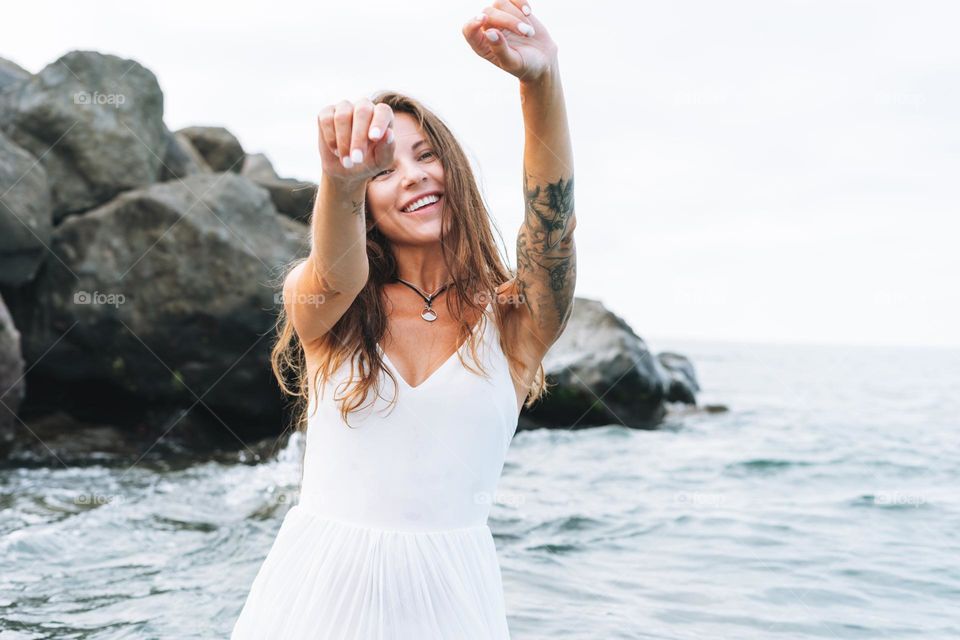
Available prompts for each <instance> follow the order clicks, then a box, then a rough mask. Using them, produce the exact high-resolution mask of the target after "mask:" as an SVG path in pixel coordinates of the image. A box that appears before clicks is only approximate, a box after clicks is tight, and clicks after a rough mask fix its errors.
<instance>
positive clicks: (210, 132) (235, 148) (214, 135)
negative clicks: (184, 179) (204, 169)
mask: <svg viewBox="0 0 960 640" xmlns="http://www.w3.org/2000/svg"><path fill="white" fill-rule="evenodd" d="M177 133H179V134H182V135H184V136H186V138H187V139H188V140H189V141H190V143H191V144H192V145H193V147H194V148H195V149H196V150H197V152H198V153H199V154H200V155H201V156H203V159H204V160H206V162H207V164H208V165H209V166H210V168H211V169H212V170H214V171H232V172H234V173H240V170H241V169H242V168H243V159H244V157H245V156H246V153H244V151H243V147H242V146H240V141H239V140H237V137H236V136H234V135H233V134H232V133H230V132H229V131H227V130H226V129H224V128H223V127H186V128H185V129H179V130H178V131H177Z"/></svg>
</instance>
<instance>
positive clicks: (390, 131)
mask: <svg viewBox="0 0 960 640" xmlns="http://www.w3.org/2000/svg"><path fill="white" fill-rule="evenodd" d="M392 142H393V129H387V143H392Z"/></svg>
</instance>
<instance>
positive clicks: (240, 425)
mask: <svg viewBox="0 0 960 640" xmlns="http://www.w3.org/2000/svg"><path fill="white" fill-rule="evenodd" d="M315 189H316V184H314V183H310V182H303V181H299V180H295V179H291V178H282V177H280V176H278V175H277V173H276V171H274V169H273V167H272V166H271V164H270V161H269V160H268V159H267V157H266V156H264V155H263V154H260V153H248V152H246V151H245V150H244V149H243V147H242V146H241V144H240V142H239V141H238V140H237V138H236V137H235V136H234V135H233V134H231V133H230V132H229V131H227V130H226V129H223V128H221V127H205V126H195V127H187V128H184V129H181V130H178V131H171V130H169V129H168V128H167V126H166V125H165V124H164V121H163V94H162V92H161V90H160V86H159V84H158V82H157V78H156V76H155V75H154V74H153V73H152V72H151V71H150V70H148V69H146V68H144V67H143V66H141V65H140V64H138V63H137V62H136V61H134V60H127V59H123V58H119V57H116V56H113V55H107V54H101V53H98V52H95V51H71V52H70V53H68V54H66V55H64V56H63V57H61V58H60V59H58V60H57V61H55V62H53V63H51V64H50V65H48V66H46V67H45V68H44V69H42V70H41V71H40V72H39V73H37V74H35V75H34V74H32V73H29V72H27V71H26V70H24V69H22V68H20V67H19V66H17V65H16V64H15V63H13V62H10V61H8V60H4V59H2V58H0V394H2V396H0V402H2V406H0V464H54V465H58V464H61V463H62V464H84V463H99V462H102V461H104V460H120V461H127V462H133V461H137V460H140V459H158V460H162V459H163V458H164V456H169V455H171V453H186V454H187V455H198V454H203V453H209V452H216V451H221V452H222V451H230V450H232V451H241V452H246V453H244V454H243V455H242V456H241V457H242V458H243V459H245V460H251V459H252V460H256V459H259V458H262V455H261V452H266V451H267V449H268V447H265V446H264V443H271V442H276V438H277V436H278V434H280V433H281V431H283V429H284V426H285V425H286V424H287V423H288V421H289V410H290V407H289V406H288V405H289V402H288V401H287V400H286V399H285V398H284V397H283V396H282V395H281V394H280V392H279V389H278V387H277V385H276V383H275V381H274V379H273V375H272V372H271V370H270V366H269V351H270V345H271V341H272V337H273V336H272V332H273V327H274V322H275V320H276V314H277V312H278V311H279V309H278V302H277V296H276V294H277V293H278V292H279V291H280V287H281V284H282V283H281V282H280V281H279V278H280V277H281V276H282V271H283V268H284V266H285V265H287V264H288V263H290V262H291V261H293V260H295V259H297V258H298V257H302V256H304V255H306V253H307V252H308V251H309V236H308V226H307V223H308V222H309V215H310V211H311V208H312V202H313V197H314V193H315ZM545 366H546V369H547V372H548V375H549V380H550V383H551V385H552V388H551V392H550V394H549V395H548V397H547V398H546V399H545V400H544V401H543V402H541V403H540V404H539V405H537V406H536V407H535V408H534V409H533V410H531V411H525V412H524V413H523V415H522V416H521V424H520V428H521V429H529V428H538V427H552V428H582V427H588V426H594V425H603V424H623V425H626V426H629V427H636V428H656V426H657V425H658V424H659V423H660V422H661V421H662V420H663V418H664V416H665V415H666V413H667V411H668V409H669V407H670V406H671V404H673V403H681V404H684V405H688V406H690V407H696V393H697V391H698V390H699V387H698V384H697V380H696V376H695V373H694V369H693V366H692V364H691V363H690V362H689V361H688V360H687V359H686V358H685V357H683V356H682V355H679V354H675V353H660V354H656V355H654V354H653V353H651V352H650V351H649V349H648V348H647V346H646V344H645V343H644V341H643V340H642V339H641V338H640V337H639V336H637V335H636V333H634V331H633V330H632V329H631V328H630V327H629V326H628V325H627V324H626V323H625V322H624V321H623V320H622V319H620V318H619V317H617V316H616V315H614V314H612V313H611V312H609V311H608V310H606V309H605V308H604V307H603V305H602V304H601V303H600V302H598V301H595V300H588V299H583V298H578V299H577V300H576V304H575V311H574V315H573V318H572V320H571V322H570V325H569V328H568V330H567V332H566V333H565V334H564V336H563V337H562V338H561V340H560V341H559V342H558V343H557V344H556V345H555V346H554V348H553V349H552V350H551V351H550V353H549V354H548V356H547V359H546V362H545Z"/></svg>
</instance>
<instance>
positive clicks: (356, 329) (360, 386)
mask: <svg viewBox="0 0 960 640" xmlns="http://www.w3.org/2000/svg"><path fill="white" fill-rule="evenodd" d="M371 100H372V101H373V103H374V104H379V103H385V104H387V105H389V106H390V107H391V109H393V111H394V113H407V114H409V115H411V116H413V117H414V118H415V119H416V120H417V123H418V124H419V126H420V128H421V130H422V132H423V134H424V135H425V137H426V139H427V141H428V142H429V143H430V144H431V145H432V146H433V148H434V150H435V151H436V152H437V155H438V156H439V159H440V161H441V162H442V163H443V171H444V182H445V187H444V201H445V202H446V203H450V204H449V206H444V207H443V209H442V210H443V220H442V221H441V232H440V247H441V251H442V253H443V260H444V263H445V264H446V267H447V269H448V271H449V273H450V276H451V279H452V280H453V284H452V285H451V287H450V288H449V289H448V291H447V295H445V296H444V298H445V299H446V304H447V309H448V310H449V312H450V314H451V317H454V318H458V319H459V322H460V331H459V336H458V339H457V344H460V343H462V342H464V341H465V340H466V341H468V342H469V347H470V355H471V358H472V359H473V361H474V363H475V364H476V366H472V365H471V364H469V363H468V362H466V361H465V360H464V358H463V356H462V354H461V355H460V356H459V358H460V362H461V363H462V364H463V365H464V366H466V367H467V368H468V369H469V370H470V371H473V372H475V373H480V374H482V375H487V373H486V371H484V369H483V366H482V365H481V364H480V362H479V360H478V357H477V339H478V336H480V335H482V331H483V329H484V326H483V324H481V325H479V326H478V327H477V331H476V332H474V327H473V326H471V325H470V323H469V322H467V320H466V314H464V310H465V309H466V308H467V307H470V308H472V309H474V310H475V311H478V312H482V311H484V309H485V307H486V303H487V301H489V300H491V299H493V296H496V290H497V287H498V286H500V285H502V284H503V283H504V282H506V281H507V280H509V279H510V278H512V277H513V276H514V273H512V272H511V271H510V270H509V269H508V268H507V266H506V262H507V261H506V258H505V255H506V251H505V247H504V246H503V237H502V235H500V231H499V230H498V229H497V227H496V224H495V223H494V222H493V219H492V218H491V217H490V213H489V211H488V210H487V208H486V206H485V205H484V203H483V199H482V197H481V195H480V191H479V189H478V187H477V183H476V180H475V178H474V175H473V171H472V169H471V168H470V163H469V162H468V160H467V157H466V154H464V152H463V148H462V147H461V146H460V144H459V143H458V142H457V140H456V138H455V137H454V136H453V133H451V131H450V129H448V128H447V126H446V125H445V124H444V123H443V121H442V120H440V118H439V117H437V116H436V115H435V114H434V113H432V112H431V111H430V110H429V109H428V108H426V107H425V106H424V105H423V104H422V103H420V102H419V101H417V100H415V99H413V98H410V97H408V96H405V95H403V94H400V93H397V92H393V91H384V92H380V93H379V94H377V95H376V96H374V97H373V98H371ZM364 207H365V212H366V220H367V237H366V244H367V259H368V260H369V264H370V275H369V279H368V280H367V283H366V285H365V286H364V288H363V290H362V291H361V292H360V294H359V295H358V296H357V298H356V299H355V300H354V301H353V304H351V305H350V307H349V308H348V309H347V311H346V312H345V313H344V314H343V316H342V317H341V318H340V319H339V320H338V321H337V323H336V324H334V325H333V327H332V328H331V329H330V330H329V331H328V332H327V333H326V334H324V335H323V336H322V337H321V338H320V340H319V341H318V348H317V350H316V352H317V357H318V362H319V366H318V367H317V372H316V375H315V376H314V379H313V380H309V379H308V378H309V375H308V371H307V366H306V358H305V355H304V350H303V346H302V345H301V344H300V341H299V340H298V339H297V336H296V332H295V331H294V330H293V327H292V325H291V323H290V321H289V319H288V318H287V317H286V312H285V310H284V309H283V306H282V305H281V308H280V314H279V316H278V318H277V328H278V332H277V339H276V342H275V343H274V347H273V351H272V353H271V365H272V368H273V373H274V376H275V377H276V378H277V381H278V382H279V385H280V388H281V389H282V391H283V392H284V393H286V394H287V395H290V396H294V397H296V398H298V401H297V407H298V409H299V411H298V412H297V414H296V420H295V425H296V427H297V428H298V429H301V430H303V429H305V428H306V422H307V418H308V416H307V415H306V411H307V408H308V407H307V404H308V401H309V398H310V395H309V393H310V388H311V384H312V385H313V389H314V391H316V390H317V389H318V380H319V379H320V378H321V377H322V378H323V379H324V380H326V379H328V378H329V377H330V376H331V375H332V374H333V373H334V372H336V371H337V370H338V369H339V368H340V367H341V366H342V365H343V364H344V363H346V362H348V361H349V362H350V372H351V378H350V380H349V381H347V382H344V383H341V384H340V385H338V386H337V388H336V389H335V394H334V397H335V399H336V400H337V401H339V403H340V414H341V416H342V417H343V420H344V421H345V422H346V423H347V425H348V426H349V420H348V415H349V414H350V413H351V412H352V411H355V410H357V409H358V408H360V407H361V406H362V404H363V403H364V401H365V400H366V398H367V397H368V394H369V391H370V389H371V387H372V388H373V390H374V392H375V393H376V394H377V395H379V394H380V384H379V381H380V375H379V374H380V373H381V372H385V373H386V374H387V375H388V376H389V377H390V379H391V380H392V381H393V386H394V389H396V386H397V379H396V377H394V375H393V373H392V372H391V371H390V369H389V368H388V367H385V366H384V363H383V361H382V359H381V357H380V353H379V351H378V347H377V345H378V344H379V343H380V340H381V338H383V336H384V334H385V333H386V330H387V316H386V310H385V309H384V296H383V287H384V285H385V284H387V283H390V282H393V281H394V280H395V278H396V276H397V265H396V261H395V259H394V255H393V252H392V250H391V246H390V242H389V241H388V240H387V238H386V237H385V236H384V235H383V234H382V233H381V231H380V230H379V229H378V228H377V227H376V225H375V224H374V220H373V215H372V212H371V211H370V209H369V203H366V202H365V203H364ZM494 232H496V235H497V236H498V237H499V238H500V247H502V248H503V251H502V252H500V251H498V246H497V244H496V243H495V242H494ZM305 259H306V258H304V259H301V260H297V261H295V262H294V263H292V264H291V265H289V268H288V269H287V273H289V271H290V270H291V269H293V268H294V267H295V266H297V264H299V263H300V262H303V260H305ZM492 308H493V309H494V320H495V322H496V323H497V326H498V327H500V328H501V332H500V335H501V340H500V344H501V348H502V349H503V351H504V353H505V354H506V356H507V360H508V362H509V365H510V375H511V377H512V378H513V379H514V380H515V381H517V382H519V377H518V371H519V370H520V367H521V366H522V364H521V361H520V359H519V356H518V355H517V353H518V349H519V345H518V340H517V338H518V335H517V331H516V330H515V327H514V326H513V325H515V324H516V323H512V322H510V318H511V316H512V315H513V314H511V313H509V312H506V313H505V312H504V309H503V308H502V306H501V305H499V304H496V303H494V304H493V305H492ZM472 315H474V316H475V315H476V314H472ZM480 322H481V323H484V324H485V323H486V322H487V317H486V315H485V314H482V315H481V318H480ZM504 328H506V329H508V330H506V331H503V329H504ZM511 329H512V330H511ZM458 354H459V352H458ZM287 372H289V373H290V374H291V375H292V377H293V382H294V383H293V384H292V385H288V384H287V379H286V375H285V374H286V373H287ZM546 390H547V385H546V380H545V375H544V370H543V364H542V363H541V364H540V365H539V366H538V370H537V373H536V375H535V377H534V380H533V383H532V384H531V386H530V390H529V392H528V394H527V400H526V402H525V406H527V407H530V406H531V405H532V404H533V403H534V402H535V401H536V400H537V399H538V398H540V397H541V396H542V395H543V394H544V393H545V392H546ZM395 402H396V394H394V397H393V399H392V400H391V402H390V405H389V406H391V407H392V406H393V405H394V403H395ZM314 409H316V407H314Z"/></svg>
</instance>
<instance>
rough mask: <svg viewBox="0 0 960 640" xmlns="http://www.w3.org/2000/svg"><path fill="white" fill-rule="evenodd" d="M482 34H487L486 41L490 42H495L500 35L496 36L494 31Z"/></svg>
mask: <svg viewBox="0 0 960 640" xmlns="http://www.w3.org/2000/svg"><path fill="white" fill-rule="evenodd" d="M484 33H485V34H487V40H489V41H490V42H496V41H497V40H499V39H500V34H498V33H497V32H496V31H484Z"/></svg>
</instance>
